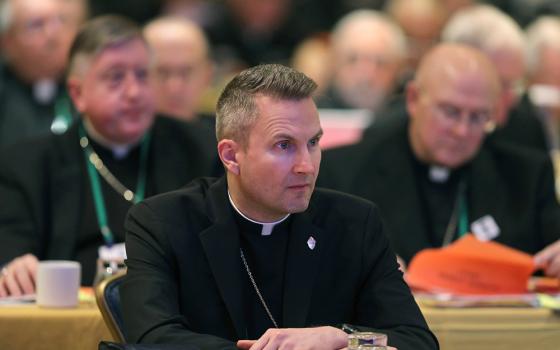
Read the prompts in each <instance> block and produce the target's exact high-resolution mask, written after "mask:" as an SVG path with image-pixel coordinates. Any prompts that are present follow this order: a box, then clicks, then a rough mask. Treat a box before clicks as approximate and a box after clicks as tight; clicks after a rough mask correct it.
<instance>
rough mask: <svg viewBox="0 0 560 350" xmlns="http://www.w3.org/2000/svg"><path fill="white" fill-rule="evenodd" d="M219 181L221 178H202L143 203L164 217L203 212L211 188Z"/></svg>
mask: <svg viewBox="0 0 560 350" xmlns="http://www.w3.org/2000/svg"><path fill="white" fill-rule="evenodd" d="M219 180H220V179H219V178H212V177H200V178H197V179H195V180H193V181H191V182H189V183H188V184H186V185H185V186H184V187H182V188H179V189H177V190H174V191H170V192H165V193H161V194H158V195H155V196H153V197H150V198H147V199H145V200H144V201H143V202H142V203H144V205H145V206H147V207H149V208H150V210H151V211H153V212H155V213H156V214H157V215H159V216H162V217H167V216H168V215H170V216H176V215H177V213H187V212H188V213H190V214H194V213H195V212H203V211H204V210H205V202H206V200H207V198H208V196H209V195H210V194H209V192H210V188H211V187H212V186H214V185H215V184H217V182H218V181H219Z"/></svg>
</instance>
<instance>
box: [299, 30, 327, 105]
mask: <svg viewBox="0 0 560 350" xmlns="http://www.w3.org/2000/svg"><path fill="white" fill-rule="evenodd" d="M330 50H331V44H330V37H329V35H328V34H327V33H317V34H314V35H311V36H310V37H308V38H306V39H303V40H302V41H301V42H300V43H299V44H298V46H297V47H296V49H295V50H294V54H293V56H292V59H291V64H290V65H291V66H292V68H294V69H295V70H298V71H300V72H302V73H304V74H305V75H307V76H308V77H310V78H311V79H313V81H315V82H316V83H317V90H315V91H316V94H317V95H321V94H322V93H323V92H324V91H325V89H326V88H327V86H328V84H329V81H330V79H331V75H332V62H331V54H330Z"/></svg>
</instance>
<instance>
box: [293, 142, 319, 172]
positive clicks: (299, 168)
mask: <svg viewBox="0 0 560 350" xmlns="http://www.w3.org/2000/svg"><path fill="white" fill-rule="evenodd" d="M314 171H315V165H314V164H313V159H312V156H311V153H310V152H309V150H308V149H307V148H305V149H304V150H302V151H300V152H298V155H297V158H296V162H295V165H294V172H295V173H298V174H310V173H313V172H314Z"/></svg>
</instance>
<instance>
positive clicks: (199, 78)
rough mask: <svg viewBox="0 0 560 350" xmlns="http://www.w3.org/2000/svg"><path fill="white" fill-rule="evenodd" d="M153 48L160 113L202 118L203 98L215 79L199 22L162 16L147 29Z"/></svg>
mask: <svg viewBox="0 0 560 350" xmlns="http://www.w3.org/2000/svg"><path fill="white" fill-rule="evenodd" d="M144 35H145V37H146V40H147V41H148V43H149V45H150V46H151V48H152V54H153V57H152V58H153V61H152V63H151V71H152V72H151V73H152V74H151V79H150V81H151V83H152V86H153V89H154V92H155V95H156V104H157V109H158V112H159V113H162V114H165V115H169V116H172V117H175V118H179V119H184V120H195V119H199V117H200V115H199V113H198V112H199V108H200V103H201V99H202V97H203V95H204V93H205V92H206V91H207V89H208V87H209V85H210V83H211V82H212V63H211V61H210V58H209V56H208V50H209V48H208V42H207V40H206V37H205V36H204V32H203V31H202V30H201V29H200V28H199V27H198V25H196V24H195V23H193V22H191V21H188V20H186V19H183V18H178V17H161V18H159V19H156V20H154V21H152V22H150V23H149V24H148V25H146V27H145V28H144Z"/></svg>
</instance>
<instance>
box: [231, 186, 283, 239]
mask: <svg viewBox="0 0 560 350" xmlns="http://www.w3.org/2000/svg"><path fill="white" fill-rule="evenodd" d="M228 198H229V202H230V203H231V206H232V207H233V209H235V211H236V212H237V213H238V214H239V215H241V216H242V217H243V218H245V219H246V220H248V221H250V222H252V223H254V224H257V225H262V230H261V236H270V234H271V233H272V230H273V229H274V226H276V225H278V224H279V223H281V222H283V221H284V220H286V219H287V218H288V217H289V216H290V214H287V215H286V216H284V217H283V218H282V219H280V220H278V221H274V222H259V221H256V220H253V219H251V218H249V217H247V216H246V215H245V214H243V213H242V212H241V210H239V209H238V208H237V207H236V206H235V203H233V199H232V198H231V194H230V193H229V191H228Z"/></svg>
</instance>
